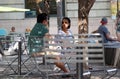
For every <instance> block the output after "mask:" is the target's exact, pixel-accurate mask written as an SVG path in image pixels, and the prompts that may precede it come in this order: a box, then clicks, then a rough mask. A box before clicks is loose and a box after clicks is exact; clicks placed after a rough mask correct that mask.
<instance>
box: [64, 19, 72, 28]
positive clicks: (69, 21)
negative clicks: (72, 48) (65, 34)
mask: <svg viewBox="0 0 120 79" xmlns="http://www.w3.org/2000/svg"><path fill="white" fill-rule="evenodd" d="M64 19H65V20H67V21H68V23H69V26H68V28H67V29H69V28H70V26H71V20H70V18H68V17H64V18H63V19H62V22H63V20H64Z"/></svg>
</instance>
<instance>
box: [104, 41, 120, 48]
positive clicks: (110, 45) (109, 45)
mask: <svg viewBox="0 0 120 79" xmlns="http://www.w3.org/2000/svg"><path fill="white" fill-rule="evenodd" d="M104 47H105V48H120V42H118V41H115V42H108V43H104Z"/></svg>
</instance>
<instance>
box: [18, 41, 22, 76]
mask: <svg viewBox="0 0 120 79" xmlns="http://www.w3.org/2000/svg"><path fill="white" fill-rule="evenodd" d="M21 46H22V42H21V41H19V43H18V47H19V50H18V75H21V54H22V48H21Z"/></svg>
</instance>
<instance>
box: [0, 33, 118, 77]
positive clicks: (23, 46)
mask: <svg viewBox="0 0 120 79" xmlns="http://www.w3.org/2000/svg"><path fill="white" fill-rule="evenodd" d="M55 37H56V35H55ZM76 37H78V35H77V36H76ZM34 38H35V37H34ZM0 39H1V48H2V51H3V52H4V55H1V56H2V57H1V60H0V65H1V70H0V72H2V74H0V76H1V77H2V76H5V75H6V76H11V75H12V76H14V75H19V76H22V78H27V77H30V76H31V75H35V76H38V75H39V76H40V77H42V78H44V79H56V76H57V78H58V79H59V78H60V79H61V75H63V74H57V75H55V74H50V75H47V76H46V74H48V72H51V71H52V73H53V72H54V73H57V72H58V71H59V69H58V68H57V69H56V70H55V71H54V69H55V68H56V67H55V65H54V64H45V63H48V62H49V63H50V62H51V61H47V62H46V61H43V59H44V57H43V56H42V57H37V58H34V57H31V56H30V55H29V52H28V49H27V39H28V37H26V36H25V35H23V34H18V35H11V36H10V35H6V36H0ZM37 39H38V38H37ZM92 39H93V38H92ZM95 39H96V40H100V39H98V37H97V38H95ZM39 40H40V39H39ZM47 40H48V39H47ZM49 40H55V41H59V40H60V39H49ZM80 40H81V41H85V40H88V39H85V40H83V39H78V38H77V39H76V40H74V39H71V41H75V42H79V41H80ZM89 40H90V39H89ZM89 42H90V41H89ZM91 42H92V43H93V41H91ZM45 43H47V42H45ZM92 43H91V44H90V46H92ZM66 44H68V43H66V42H65V44H61V45H63V46H65V45H66ZM80 44H81V43H80ZM80 44H79V46H80ZM12 45H14V46H15V47H16V48H14V47H11V46H12ZM47 45H48V44H47ZM50 45H51V44H50ZM53 45H54V44H53ZM57 45H58V44H57ZM68 45H71V46H74V47H77V46H78V44H77V46H76V44H75V45H74V44H68ZM96 45H97V46H99V44H96ZM81 46H88V44H85V45H84V44H83V45H82V44H81ZM101 46H102V45H101ZM10 47H11V48H12V49H13V50H11V52H10V50H9V49H10ZM46 47H50V46H46ZM103 47H104V46H103ZM103 47H102V48H103ZM82 48H84V47H82ZM91 48H92V47H91ZM91 48H90V49H89V50H88V49H86V48H85V49H83V51H84V52H89V51H91V52H92V51H93V52H98V49H97V51H96V49H94V48H95V47H93V50H91ZM98 48H99V47H98ZM78 49H79V47H78ZM78 49H77V50H76V48H75V49H74V50H73V49H72V50H71V49H70V50H63V49H62V50H56V49H52V50H51V49H45V51H56V52H63V51H64V52H66V51H73V52H80V51H81V52H83V51H82V50H81V49H79V50H78ZM8 50H9V51H8ZM99 50H100V49H99ZM102 52H104V49H102ZM91 54H93V55H90V56H93V57H94V53H91ZM99 54H100V53H99ZM102 55H103V54H102V53H101V56H102ZM66 56H67V57H69V56H71V55H66ZM75 56H76V55H75ZM75 56H73V57H75ZM87 56H88V57H89V54H88V55H87ZM80 57H81V56H80ZM83 57H84V55H83ZM88 57H86V58H87V60H89V58H88ZM98 57H100V56H98ZM48 58H49V57H48ZM70 58H71V57H70ZM75 58H76V57H75ZM75 58H73V59H74V60H67V59H66V62H68V63H70V65H69V66H70V68H71V69H72V70H73V71H72V72H70V73H67V75H68V74H69V75H72V76H71V77H72V79H73V78H76V77H77V78H79V79H81V78H82V77H83V75H80V74H84V75H86V74H87V75H89V76H87V77H91V76H93V75H95V74H96V73H98V72H99V73H100V74H99V76H100V77H104V75H105V74H103V71H102V70H104V66H105V65H104V64H105V62H102V63H103V65H102V66H100V65H101V64H95V65H94V63H93V64H89V65H90V66H92V67H93V69H94V67H95V71H94V70H84V67H80V68H79V67H78V70H81V69H82V72H81V71H76V67H77V65H76V64H75V63H83V62H85V61H81V60H80V61H77V60H75ZM71 59H72V58H71ZM83 59H84V58H83ZM91 59H95V60H96V58H91ZM98 59H99V58H98ZM95 60H93V61H94V62H95ZM61 61H62V62H63V60H61ZM71 61H74V62H71ZM93 61H92V62H93ZM103 61H104V59H103ZM53 62H54V60H53V61H52V63H53ZM90 62H91V61H90ZM37 63H39V64H37ZM64 63H65V62H64ZM72 63H73V64H72ZM86 63H87V64H88V63H89V62H86ZM46 65H47V66H46ZM78 66H81V64H79V65H78ZM46 67H47V70H44V69H46ZM97 68H98V69H100V70H98V69H97ZM101 68H102V69H101ZM49 70H50V71H49ZM43 71H44V72H45V73H43ZM85 71H88V72H87V73H84V72H85ZM96 71H97V72H96ZM76 72H78V73H79V74H77V75H78V76H79V77H78V76H76V75H75V74H76ZM108 72H112V76H114V75H116V74H117V69H116V68H111V70H108ZM31 73H32V74H31ZM62 73H63V72H62ZM64 75H65V74H64ZM109 75H110V76H108V77H111V73H110V74H109ZM59 76H60V77H59ZM85 77H86V76H85Z"/></svg>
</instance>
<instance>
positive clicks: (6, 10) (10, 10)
mask: <svg viewBox="0 0 120 79" xmlns="http://www.w3.org/2000/svg"><path fill="white" fill-rule="evenodd" d="M17 11H18V12H23V11H30V9H22V8H13V7H4V6H0V12H17Z"/></svg>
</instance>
